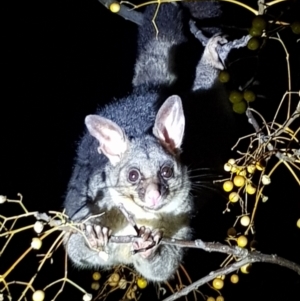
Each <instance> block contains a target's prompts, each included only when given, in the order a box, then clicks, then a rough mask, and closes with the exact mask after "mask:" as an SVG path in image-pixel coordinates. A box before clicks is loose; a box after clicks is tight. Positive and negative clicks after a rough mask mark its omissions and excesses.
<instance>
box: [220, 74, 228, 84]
mask: <svg viewBox="0 0 300 301" xmlns="http://www.w3.org/2000/svg"><path fill="white" fill-rule="evenodd" d="M229 79H230V75H229V73H228V72H227V71H221V72H220V73H219V81H220V82H221V83H227V82H228V81H229Z"/></svg>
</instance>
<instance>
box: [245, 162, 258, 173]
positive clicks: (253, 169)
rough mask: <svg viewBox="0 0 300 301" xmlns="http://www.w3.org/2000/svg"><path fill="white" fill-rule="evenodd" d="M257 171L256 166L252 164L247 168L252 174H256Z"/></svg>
mask: <svg viewBox="0 0 300 301" xmlns="http://www.w3.org/2000/svg"><path fill="white" fill-rule="evenodd" d="M255 169H256V167H255V165H254V164H250V165H248V166H247V171H248V172H249V173H251V174H252V173H254V172H255Z"/></svg>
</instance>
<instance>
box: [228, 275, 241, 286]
mask: <svg viewBox="0 0 300 301" xmlns="http://www.w3.org/2000/svg"><path fill="white" fill-rule="evenodd" d="M230 281H231V282H232V283H234V284H235V283H238V282H239V276H238V275H237V274H232V275H231V277H230Z"/></svg>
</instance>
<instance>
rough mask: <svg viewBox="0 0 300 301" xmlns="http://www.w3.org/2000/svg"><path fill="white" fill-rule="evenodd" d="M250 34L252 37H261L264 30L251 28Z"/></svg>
mask: <svg viewBox="0 0 300 301" xmlns="http://www.w3.org/2000/svg"><path fill="white" fill-rule="evenodd" d="M249 34H250V36H252V37H260V36H261V35H262V30H261V29H260V28H255V27H251V28H250V30H249Z"/></svg>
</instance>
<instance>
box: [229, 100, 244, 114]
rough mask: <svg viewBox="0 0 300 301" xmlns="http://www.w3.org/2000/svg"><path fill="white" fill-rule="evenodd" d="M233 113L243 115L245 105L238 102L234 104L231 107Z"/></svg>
mask: <svg viewBox="0 0 300 301" xmlns="http://www.w3.org/2000/svg"><path fill="white" fill-rule="evenodd" d="M232 109H233V112H235V113H238V114H243V113H245V112H246V110H247V105H246V103H245V102H244V101H240V102H238V103H234V104H233V106H232Z"/></svg>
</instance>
